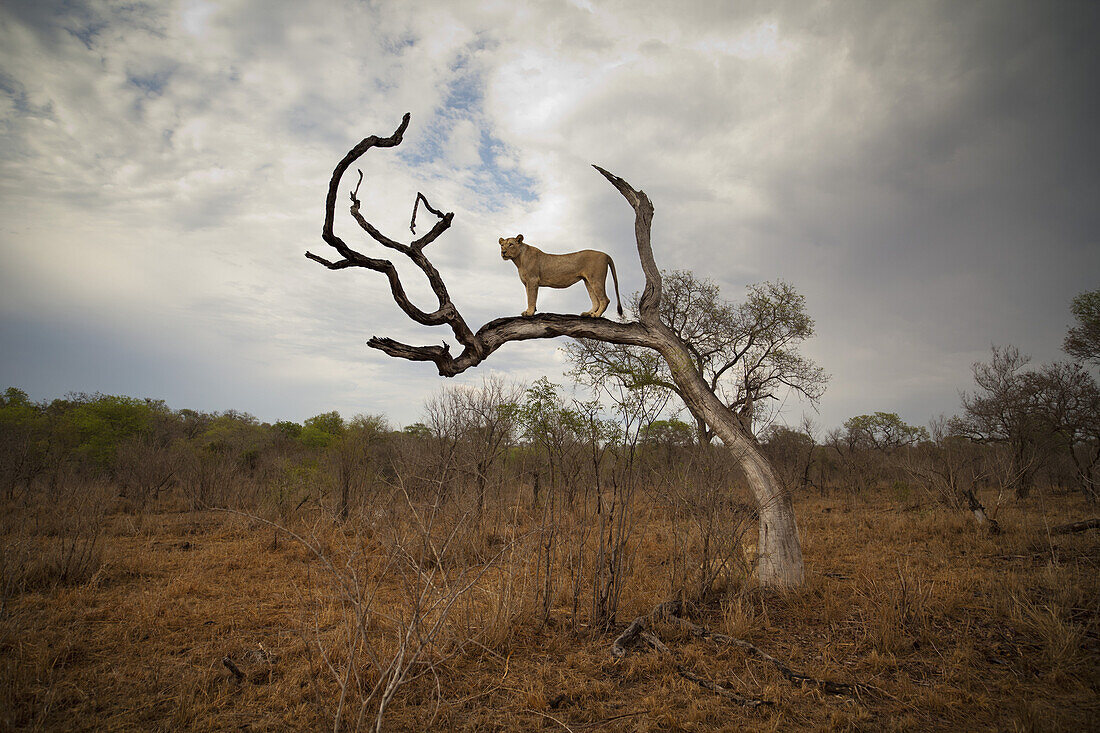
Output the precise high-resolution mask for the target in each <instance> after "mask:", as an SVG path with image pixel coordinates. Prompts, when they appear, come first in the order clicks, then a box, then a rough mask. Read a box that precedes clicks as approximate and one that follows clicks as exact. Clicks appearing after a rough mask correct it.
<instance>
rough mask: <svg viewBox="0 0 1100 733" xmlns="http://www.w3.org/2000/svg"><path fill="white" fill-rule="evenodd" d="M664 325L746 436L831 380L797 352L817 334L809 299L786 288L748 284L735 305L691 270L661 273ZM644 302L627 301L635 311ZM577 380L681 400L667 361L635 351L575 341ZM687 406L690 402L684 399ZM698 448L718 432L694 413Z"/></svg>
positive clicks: (813, 399)
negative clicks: (651, 388) (794, 398)
mask: <svg viewBox="0 0 1100 733" xmlns="http://www.w3.org/2000/svg"><path fill="white" fill-rule="evenodd" d="M661 278H662V287H663V293H662V298H661V302H660V317H661V321H662V322H663V323H664V324H665V325H666V326H668V327H669V328H670V329H671V330H672V331H673V333H675V334H676V336H678V337H679V338H680V340H681V341H683V343H684V345H685V346H686V347H687V350H688V353H689V354H690V356H691V361H692V368H693V369H694V370H695V372H696V373H698V375H699V376H700V377H702V378H703V380H704V381H705V382H706V385H707V387H708V388H709V389H710V390H711V391H712V392H714V393H715V394H716V395H717V396H718V397H719V398H720V399H721V400H722V402H723V403H724V404H725V405H726V407H727V408H728V409H729V410H730V411H731V412H732V413H734V414H735V415H736V416H737V417H738V420H739V422H740V424H741V425H742V426H743V427H744V429H745V431H746V433H748V434H750V435H752V434H753V431H754V423H760V422H766V421H767V420H766V418H767V416H768V414H769V413H770V412H771V409H770V408H774V407H775V406H777V405H778V404H780V403H781V401H782V400H783V399H784V398H785V397H786V396H787V395H788V394H790V393H794V394H797V395H799V396H801V397H804V398H806V399H807V400H809V402H810V403H811V404H816V403H817V401H818V400H819V399H820V398H821V396H822V395H823V394H824V392H825V387H826V385H827V383H828V376H827V375H826V374H825V372H824V371H823V370H822V369H821V368H820V367H819V366H817V365H816V364H815V363H814V362H813V361H812V360H811V359H809V358H808V357H806V356H804V355H802V354H800V353H799V352H798V346H799V345H800V344H801V343H802V342H804V341H805V340H806V339H808V338H810V337H811V336H813V334H814V322H813V319H812V318H810V316H809V314H808V313H807V311H806V299H805V297H804V296H802V295H801V294H800V293H798V291H796V290H795V288H794V286H793V285H791V284H789V283H785V282H782V281H776V282H765V283H759V284H756V285H750V286H749V288H748V293H747V297H746V298H745V300H744V301H743V302H741V303H733V302H731V301H727V300H724V299H723V298H722V297H721V294H720V292H719V289H718V286H717V284H715V283H714V282H712V281H710V280H707V279H705V278H698V277H696V276H695V275H694V274H692V273H690V272H686V271H680V270H678V271H673V272H664V273H662V275H661ZM640 298H641V295H640V294H639V293H634V294H633V295H632V296H631V297H630V302H629V309H630V311H631V315H632V316H633V315H634V314H636V313H637V312H638V308H639V304H640ZM565 350H566V353H567V355H568V356H569V359H570V361H571V362H572V364H573V367H574V369H573V375H574V376H576V377H578V378H581V379H585V380H586V381H589V382H592V381H596V382H602V381H606V380H616V381H619V382H621V383H623V384H624V385H626V386H627V387H628V388H636V387H641V386H645V385H656V386H659V387H661V388H663V389H665V390H669V391H670V392H672V393H675V394H676V395H678V396H679V397H680V398H681V399H683V398H684V394H683V392H682V389H681V387H680V386H679V385H678V384H677V383H676V381H675V380H674V379H673V378H672V375H671V373H670V371H669V367H668V364H667V362H666V361H665V360H664V359H662V358H661V357H660V356H659V355H658V354H656V353H655V352H653V351H651V350H649V349H646V348H643V347H638V346H628V345H623V344H613V343H609V342H606V341H598V340H593V339H578V340H576V341H575V342H573V343H571V344H569V345H567V346H566V348H565ZM684 404H685V405H688V406H689V409H691V408H690V401H689V400H684ZM693 417H694V418H695V422H696V430H697V434H698V439H699V442H700V443H709V442H710V441H711V440H712V439H713V438H714V431H713V430H712V429H711V427H709V426H708V424H707V421H706V420H705V419H704V418H703V416H702V415H698V414H693Z"/></svg>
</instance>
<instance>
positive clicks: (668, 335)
mask: <svg viewBox="0 0 1100 733" xmlns="http://www.w3.org/2000/svg"><path fill="white" fill-rule="evenodd" d="M646 325H647V326H648V327H649V328H650V330H651V331H653V330H657V331H658V332H659V334H660V336H661V338H660V341H659V345H658V346H657V349H658V351H659V352H660V353H661V356H663V357H664V358H665V360H666V361H667V362H668V365H669V370H670V371H671V373H672V378H673V380H675V382H676V386H678V387H679V388H680V390H681V392H682V394H683V397H684V401H685V402H688V403H689V405H688V406H689V408H690V409H691V410H692V411H693V412H694V413H696V414H698V415H701V416H702V417H703V418H704V419H705V420H706V422H707V424H708V425H709V426H710V427H711V429H712V430H714V432H715V434H716V435H717V436H718V437H719V438H721V440H722V443H723V444H724V445H725V447H726V450H728V451H730V452H731V453H732V454H733V457H734V459H735V460H736V461H737V462H738V464H739V465H740V466H741V470H742V471H744V473H745V478H746V480H747V481H748V483H749V488H750V490H751V491H752V494H753V497H754V498H755V499H756V507H757V512H758V514H759V516H760V525H759V535H758V539H757V560H756V575H757V580H758V581H759V582H760V585H761V586H764V587H768V588H780V589H782V588H793V587H796V586H799V585H801V584H802V581H803V579H804V575H805V569H804V565H803V562H802V546H801V541H800V539H799V535H798V524H797V523H796V522H795V517H794V507H793V505H792V503H791V495H790V492H788V491H787V490H786V489H785V488H783V487H782V486H781V485H780V483H779V482H778V481H777V480H776V478H775V474H774V473H773V472H772V469H771V466H770V465H769V464H768V461H767V460H766V459H765V458H764V456H763V455H762V454H761V453H760V450H759V448H758V447H757V446H756V445H755V443H754V442H753V441H752V440H750V439H749V438H748V436H746V435H745V433H744V431H743V430H742V428H741V424H740V420H739V418H738V417H737V416H736V415H735V414H734V413H733V412H731V411H730V410H729V408H727V407H726V406H725V405H724V404H722V401H721V400H719V399H718V397H717V396H715V394H714V393H713V392H712V391H711V390H710V388H709V387H708V386H707V384H706V382H705V381H703V379H702V378H701V377H700V376H699V374H698V373H697V372H696V371H695V369H693V368H692V366H691V359H690V355H689V354H688V351H687V349H686V348H684V345H683V344H682V343H681V342H680V340H679V339H678V338H676V336H675V335H674V334H673V333H672V332H671V330H670V329H668V327H666V326H665V325H664V324H662V323H659V322H658V323H657V324H656V325H654V324H650V323H647V324H646Z"/></svg>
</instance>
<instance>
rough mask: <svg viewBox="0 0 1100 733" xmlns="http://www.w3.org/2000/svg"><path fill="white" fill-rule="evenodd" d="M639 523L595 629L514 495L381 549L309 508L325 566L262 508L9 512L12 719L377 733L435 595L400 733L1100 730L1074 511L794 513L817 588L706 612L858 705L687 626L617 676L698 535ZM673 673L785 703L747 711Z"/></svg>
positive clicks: (307, 531)
mask: <svg viewBox="0 0 1100 733" xmlns="http://www.w3.org/2000/svg"><path fill="white" fill-rule="evenodd" d="M634 507H635V508H634V512H635V516H634V517H633V519H634V527H635V530H634V533H633V534H632V536H631V540H630V545H631V547H632V548H633V555H632V558H633V559H632V560H631V562H630V564H629V568H628V570H627V572H626V573H625V583H624V585H623V592H622V598H621V603H620V606H619V612H618V614H617V617H616V619H615V621H616V623H614V624H613V625H611V626H610V628H606V629H605V628H588V627H587V626H586V624H584V623H577V622H576V614H575V613H574V614H573V615H572V616H571V615H570V613H569V611H570V609H571V608H573V604H574V601H575V596H574V594H573V591H572V590H571V586H570V584H569V583H568V582H564V580H563V582H557V581H555V583H554V584H553V588H554V590H553V591H552V593H551V602H550V603H549V610H548V612H547V613H543V610H544V608H543V606H544V604H543V603H542V601H536V600H533V599H535V598H536V597H537V593H536V592H534V589H535V586H536V584H538V583H541V582H542V581H541V577H542V576H540V575H539V574H538V573H539V570H538V567H537V564H538V561H537V560H536V558H537V557H538V556H539V548H540V547H541V545H540V544H539V543H538V542H537V541H531V540H530V539H529V538H530V537H532V536H534V535H533V534H531V532H530V530H532V529H533V527H534V526H535V524H536V523H537V518H536V517H534V516H532V515H531V513H530V511H529V510H527V509H524V508H520V507H519V505H518V503H517V505H516V506H515V507H510V508H509V504H508V502H506V501H503V502H501V509H498V510H497V513H496V515H495V517H496V518H495V519H494V520H493V521H489V522H485V523H483V524H480V525H478V528H477V529H476V530H471V531H463V532H461V533H457V532H455V531H454V530H453V528H454V527H455V526H457V525H456V524H455V523H454V522H452V523H450V524H447V525H446V526H449V527H451V528H452V529H451V530H448V531H450V532H451V534H449V535H447V537H443V538H439V537H437V539H439V542H438V544H436V545H430V544H425V543H420V544H417V543H416V542H411V541H410V542H408V543H405V544H402V545H394V544H392V543H388V540H387V539H386V538H387V537H390V536H396V535H394V532H395V530H394V527H393V526H387V523H390V522H392V521H395V520H393V519H392V517H388V516H383V514H384V513H383V512H381V511H374V512H372V511H366V512H364V513H361V514H360V515H358V516H357V517H356V516H353V517H352V519H350V520H349V521H348V522H346V523H338V522H334V521H333V520H332V519H331V516H327V517H326V516H325V515H323V514H322V513H320V512H318V511H315V510H310V509H309V507H303V508H301V510H300V511H297V512H296V513H295V514H293V515H290V516H289V518H284V519H282V520H280V521H281V522H285V526H286V528H287V529H289V530H291V531H292V532H294V533H295V534H297V535H299V536H300V537H301V538H302V539H304V540H307V541H308V543H309V547H307V546H305V545H303V544H302V543H301V542H299V541H297V540H295V539H294V538H293V537H291V536H290V535H289V534H287V532H286V531H280V530H276V529H274V528H273V527H272V525H270V524H268V523H266V522H265V521H264V520H261V519H259V518H257V517H250V516H246V515H241V514H235V513H230V512H225V511H212V510H211V511H190V510H187V509H186V508H185V505H184V504H183V503H182V502H181V503H180V504H178V505H177V504H174V503H173V502H172V501H165V500H161V501H160V502H159V503H158V504H156V505H155V506H151V507H149V508H146V509H145V510H144V511H143V512H137V511H136V510H134V509H133V508H131V507H127V506H124V505H115V506H112V507H110V508H109V509H104V510H103V511H102V514H101V515H100V516H98V518H96V517H91V515H92V514H94V511H93V510H92V509H91V508H88V507H85V505H83V504H77V505H75V506H74V505H63V504H61V505H50V506H40V507H37V508H27V507H22V508H20V507H15V506H11V505H9V506H7V507H5V508H3V511H4V512H5V513H6V516H7V518H6V519H5V520H4V528H5V532H6V534H5V535H4V536H3V537H2V538H0V542H2V543H3V544H2V546H3V548H4V549H3V558H2V559H3V562H4V566H5V573H6V574H7V575H8V576H11V574H12V573H13V572H16V570H18V572H20V573H21V574H22V576H21V577H22V578H23V579H24V583H23V587H21V588H20V589H19V590H15V591H11V590H10V589H9V590H7V591H6V592H5V595H6V598H5V601H4V603H5V605H4V608H3V610H2V616H0V727H2V728H3V729H5V730H95V731H120V730H203V731H225V730H321V729H331V728H333V726H334V724H335V723H336V721H335V720H334V718H335V716H336V715H337V714H338V712H337V711H338V710H339V711H340V712H339V714H340V715H341V721H340V723H339V725H341V726H344V727H346V728H348V729H351V728H354V727H356V726H357V725H360V727H362V728H364V729H367V728H372V727H373V725H374V721H375V715H376V713H377V705H378V700H379V697H378V695H380V694H381V693H377V694H376V695H375V697H373V698H370V699H369V703H368V705H367V706H365V707H364V708H363V713H364V714H363V717H362V718H360V717H359V713H360V702H361V701H362V700H363V699H365V698H367V697H368V692H369V690H370V689H371V688H372V687H373V686H374V685H376V683H377V681H378V679H379V674H378V669H379V668H380V667H377V666H375V665H374V664H372V663H370V662H369V661H368V660H381V667H385V664H386V660H388V659H391V658H393V654H394V651H395V648H396V647H395V646H394V645H395V644H396V643H397V641H398V637H399V631H400V629H402V628H406V629H407V628H408V627H407V626H402V625H401V623H402V621H401V619H402V618H407V617H403V616H402V613H406V612H407V610H408V608H409V603H410V602H413V603H414V605H415V600H416V598H420V599H421V600H423V599H429V600H430V599H432V598H435V599H438V598H443V599H445V600H447V599H450V600H453V601H454V605H453V606H452V607H449V608H448V614H447V615H446V616H445V617H444V616H443V614H440V613H439V609H440V608H442V606H438V605H437V606H436V607H435V609H433V610H429V611H427V612H425V619H426V624H425V625H424V626H423V627H418V630H417V632H416V633H417V634H420V633H424V632H423V629H426V628H430V627H431V624H432V623H433V619H441V625H440V626H439V627H438V629H437V630H438V634H437V635H436V636H435V637H433V641H432V642H431V644H430V645H428V646H427V647H425V648H424V649H423V653H422V654H421V656H420V657H419V658H418V659H417V660H416V663H415V664H413V665H411V666H410V667H409V674H408V676H407V677H406V678H405V679H404V680H403V684H402V685H400V686H399V687H398V688H396V690H395V692H394V694H393V695H392V699H391V700H390V701H389V704H388V706H387V708H386V710H385V715H384V717H383V722H382V728H383V729H384V730H393V731H406V730H407V731H416V730H444V731H446V730H470V731H473V730H478V731H482V730H485V731H488V730H500V731H507V730H539V729H541V730H563V731H592V730H601V731H602V730H607V731H650V730H684V731H703V730H707V731H709V730H741V729H750V730H792V729H818V730H832V729H842V730H848V729H851V730H899V731H901V730H904V731H911V730H1072V731H1082V730H1088V729H1100V573H1098V566H1100V532H1097V531H1090V532H1081V533H1075V534H1064V535H1056V534H1052V533H1050V531H1049V529H1050V527H1052V526H1054V525H1057V524H1060V523H1064V522H1070V521H1073V520H1077V519H1081V518H1083V517H1086V516H1090V513H1091V510H1092V508H1091V507H1089V506H1088V505H1086V504H1084V503H1083V502H1082V501H1081V500H1079V499H1078V498H1077V497H1076V496H1066V495H1059V496H1051V495H1049V494H1046V495H1033V496H1032V497H1031V498H1029V499H1027V500H1025V501H1021V502H1018V503H1016V502H1009V503H1007V504H1005V505H1003V506H1002V507H1001V508H1000V511H999V513H998V514H997V519H998V520H999V522H1000V524H1001V526H1002V527H1003V528H1004V530H1005V531H1004V533H1003V534H1001V535H999V536H993V535H989V534H987V533H983V532H980V531H978V530H977V528H976V527H975V525H974V523H973V521H972V519H971V518H969V517H968V516H967V515H965V514H961V513H952V512H950V511H948V510H947V509H945V508H943V507H942V506H940V505H936V504H932V503H928V502H924V503H922V502H913V501H912V500H910V499H906V498H904V497H900V496H897V495H895V494H891V493H888V492H881V493H872V494H863V495H854V496H853V495H840V494H829V495H825V496H821V495H817V494H803V495H800V496H799V497H798V498H797V500H796V509H797V512H798V516H799V522H800V529H801V533H802V541H803V550H804V553H805V558H806V565H807V580H806V584H805V586H804V587H803V588H802V589H800V590H799V591H797V592H794V593H790V594H787V595H765V594H762V593H761V592H760V591H759V590H758V589H754V588H753V587H752V585H751V582H750V581H748V580H746V579H745V575H744V574H743V573H742V574H741V575H740V576H735V577H733V579H732V580H730V581H728V582H727V583H726V584H725V586H724V587H722V588H720V589H719V592H716V593H713V594H711V597H710V598H709V599H708V600H706V601H705V602H698V603H696V604H694V605H693V608H692V611H691V617H692V619H693V620H694V621H695V622H697V623H700V624H702V625H705V626H707V627H709V628H711V629H713V630H715V631H719V632H723V633H726V634H729V635H732V636H736V637H739V638H742V639H745V640H748V641H751V642H752V643H754V644H755V645H757V646H758V647H760V648H762V649H763V650H765V651H766V652H768V653H769V654H771V655H773V656H775V657H777V658H779V659H780V660H782V661H783V662H784V663H786V664H787V665H788V666H790V667H791V668H793V669H794V670H797V671H799V672H802V673H804V674H807V675H810V676H812V677H815V678H819V679H827V680H833V681H837V682H849V683H861V684H863V685H865V687H863V688H862V689H861V690H860V691H859V692H858V693H857V694H854V695H852V696H844V695H830V694H826V693H825V692H823V691H822V690H821V689H818V688H816V687H814V686H812V685H801V686H800V685H794V684H791V683H790V682H788V681H787V680H786V679H784V678H783V677H782V676H781V675H780V674H779V673H778V672H777V671H776V669H775V668H774V667H772V666H771V665H769V664H767V663H766V662H764V661H761V660H759V659H756V658H753V657H751V656H747V655H746V653H745V651H744V650H743V649H740V648H736V647H723V646H721V645H719V644H716V643H715V642H713V641H707V640H703V639H697V638H694V637H692V636H691V635H690V634H688V633H686V632H685V631H684V630H683V629H678V628H675V627H673V626H671V625H666V626H664V627H660V628H659V632H660V637H661V638H662V639H663V640H664V642H665V643H666V644H668V645H669V647H670V648H671V649H672V652H673V654H674V655H676V660H675V661H674V660H673V659H671V658H670V657H669V656H668V655H663V654H658V653H656V652H654V651H647V650H645V649H644V648H641V647H639V648H636V649H634V650H633V651H632V652H631V653H630V654H629V655H628V656H627V657H626V658H624V659H622V660H619V661H613V660H612V658H611V656H610V654H609V650H610V645H611V642H612V640H613V639H614V638H615V636H616V635H617V634H618V633H619V632H620V631H621V630H622V629H623V628H624V627H625V625H626V624H627V623H628V622H629V621H630V619H631V618H633V617H634V616H636V615H639V614H644V613H646V612H647V611H648V610H649V609H651V608H652V607H653V606H654V605H655V604H656V603H658V602H660V601H662V600H665V599H666V598H668V597H669V593H670V592H671V590H670V589H672V588H674V587H676V586H677V583H676V580H677V577H676V576H677V575H678V574H681V573H683V572H685V571H684V569H683V567H676V566H675V563H672V562H671V560H670V558H672V557H673V555H674V553H673V552H672V551H671V549H670V548H671V547H672V546H673V545H674V544H675V543H676V542H680V541H682V538H681V539H679V540H677V539H675V538H674V535H676V533H677V532H678V531H679V530H677V529H676V528H675V527H673V526H672V525H671V524H670V523H669V520H668V517H667V513H666V512H664V511H663V510H662V509H661V508H660V507H658V506H656V505H654V504H652V503H651V502H649V501H648V500H645V499H639V500H638V501H636V502H635V504H634ZM368 509H369V508H368ZM66 512H68V513H69V514H71V515H73V517H75V519H74V518H73V517H70V519H65V517H64V516H63V515H64V514H65V513H66ZM421 519H424V516H421ZM452 519H453V518H452ZM70 520H71V521H84V520H86V521H89V522H90V521H93V520H95V521H99V522H100V526H101V527H102V530H101V532H100V533H99V534H98V535H97V537H98V539H97V540H96V542H95V547H94V548H93V549H91V550H90V551H89V552H90V553H94V554H95V558H93V559H92V560H90V561H89V562H88V563H87V564H86V567H85V569H84V572H85V574H84V575H80V574H79V572H76V571H74V572H73V577H70V578H67V579H64V578H62V579H59V578H58V577H56V576H57V572H58V570H57V568H59V567H61V566H62V563H67V564H66V565H65V567H68V568H73V567H75V566H79V563H78V562H74V561H73V558H72V557H71V556H64V555H65V553H69V552H70V550H73V551H74V552H75V553H79V552H81V551H82V550H84V549H86V548H83V547H75V548H73V547H70V546H67V545H66V544H65V543H64V542H59V541H57V538H58V537H59V536H62V535H63V533H60V532H59V531H55V530H53V529H51V527H53V526H54V525H55V524H57V523H59V522H63V521H70ZM443 524H446V523H443V522H441V526H442V525H443ZM458 524H461V522H458ZM428 532H429V534H430V533H431V532H432V530H431V528H429V530H428ZM746 536H752V533H751V532H750V533H748V534H747V535H746ZM579 546H584V541H583V539H582V540H581V541H580V545H579ZM310 548H312V549H310ZM395 548H396V549H395ZM418 548H420V549H419V550H418ZM441 548H445V549H444V550H441ZM565 549H566V547H565V544H563V545H562V546H560V547H559V549H558V550H557V551H565ZM748 550H749V551H750V552H751V548H748ZM418 552H421V553H422V554H420V555H417V553H418ZM51 553H52V554H51ZM59 554H60V556H59ZM425 555H428V556H427V557H425ZM431 555H435V557H434V559H433V557H431ZM413 556H415V563H414V562H412V560H413ZM588 561H589V560H588V559H585V560H584V562H588ZM51 563H52V564H51ZM414 565H415V566H416V567H417V568H418V571H417V573H416V574H412V575H410V574H409V572H408V570H407V568H410V567H413V566H414ZM16 566H18V567H17V568H16ZM399 566H400V567H401V568H405V570H399ZM432 567H434V568H435V570H436V572H437V573H438V574H437V575H432V574H431V570H427V569H426V568H432ZM13 568H15V569H16V570H13ZM468 568H475V569H477V570H476V572H473V573H467V572H466V570H467V569H468ZM444 569H445V570H446V572H444ZM77 570H79V567H78V568H77ZM36 573H37V574H38V575H39V576H40V577H39V581H38V582H33V581H34V579H35V577H37V576H36V575H35V574H36ZM51 573H53V575H52V576H51ZM567 576H568V571H567V570H564V569H563V570H562V571H561V578H559V580H560V579H567ZM433 578H434V580H433ZM28 579H29V580H28ZM62 581H64V582H62ZM446 588H450V589H455V588H459V591H455V592H450V591H447V590H446ZM441 589H442V590H441ZM448 593H450V595H448ZM433 594H441V595H433ZM355 599H358V600H357V601H356V600H355ZM401 608H404V609H405V611H401V610H394V609H401ZM356 614H358V615H356ZM433 614H436V615H435V616H433ZM570 619H572V620H570ZM431 628H434V627H431ZM360 632H361V633H360ZM409 648H410V650H411V649H412V648H413V647H412V646H410V647H409ZM349 650H352V651H351V652H349ZM351 656H355V657H356V658H358V659H359V660H361V661H359V662H358V666H349V665H348V663H347V662H348V660H349V658H350V657H351ZM226 658H228V660H229V662H230V663H231V664H232V665H233V666H234V667H236V669H237V670H239V672H240V675H239V677H238V676H237V675H235V674H234V673H233V672H231V670H230V668H229V666H227V665H226V664H225V663H223V659H226ZM676 662H678V663H679V664H682V665H683V666H684V667H685V668H687V669H690V670H691V671H692V672H693V673H694V674H696V675H698V676H699V677H702V678H704V679H706V680H710V681H713V682H715V683H718V684H720V685H722V686H723V687H725V688H726V689H729V690H732V691H734V692H736V693H738V694H740V695H743V696H746V697H750V698H757V699H764V700H767V701H768V702H769V704H767V705H761V706H759V707H755V708H748V707H743V706H740V705H737V704H735V703H733V702H731V701H730V700H727V699H725V698H723V697H721V696H719V695H716V694H715V693H713V692H710V691H708V690H706V689H704V688H703V687H701V686H699V685H697V684H695V683H693V682H691V681H689V680H687V679H685V678H684V677H682V676H680V675H678V674H677V673H676ZM342 691H343V695H342Z"/></svg>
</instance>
